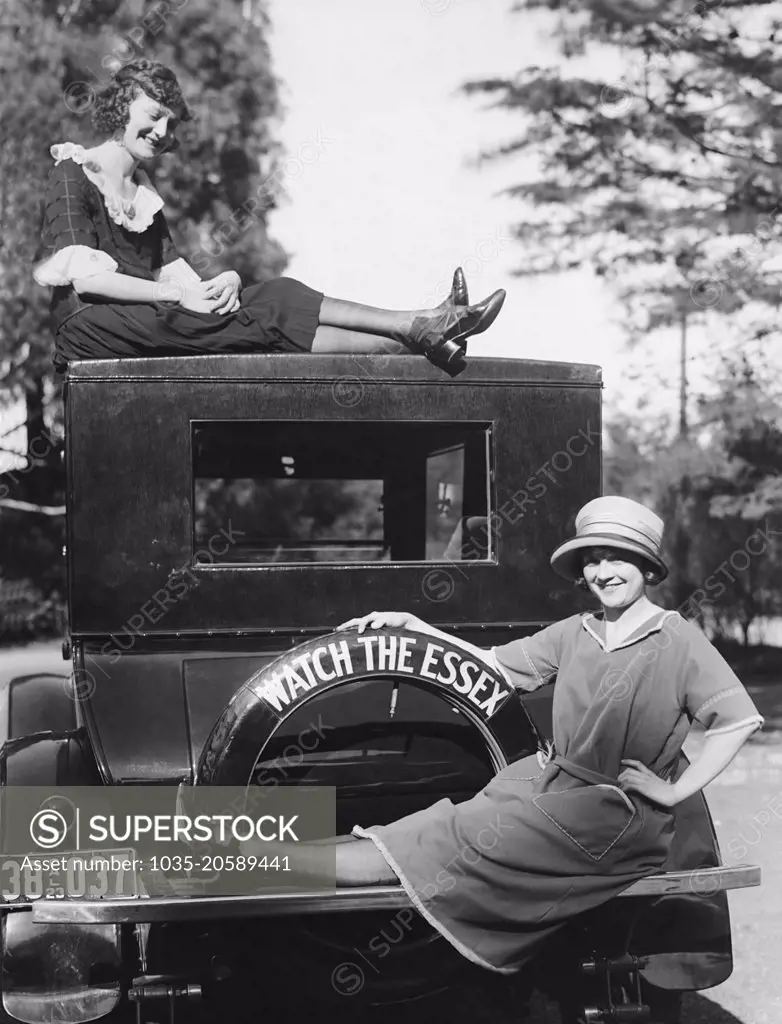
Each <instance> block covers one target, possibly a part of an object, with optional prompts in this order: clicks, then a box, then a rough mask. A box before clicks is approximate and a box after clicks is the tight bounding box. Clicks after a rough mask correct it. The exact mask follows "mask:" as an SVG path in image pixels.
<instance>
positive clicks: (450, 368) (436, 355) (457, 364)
mask: <svg viewBox="0 0 782 1024" xmlns="http://www.w3.org/2000/svg"><path fill="white" fill-rule="evenodd" d="M426 357H427V359H428V360H429V362H430V363H433V364H434V365H435V366H437V367H439V368H440V369H441V370H445V372H446V373H447V374H448V376H449V377H458V376H459V374H460V373H463V372H464V371H465V370H466V369H467V359H466V358H465V355H464V349H463V348H461V346H459V345H457V344H456V342H455V341H441V342H440V344H439V345H437V346H436V347H435V348H434V349H432V350H431V351H430V352H427V354H426Z"/></svg>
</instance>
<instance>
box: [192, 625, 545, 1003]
mask: <svg viewBox="0 0 782 1024" xmlns="http://www.w3.org/2000/svg"><path fill="white" fill-rule="evenodd" d="M383 679H385V680H390V681H391V682H393V684H395V685H396V684H402V683H404V684H407V685H408V686H410V687H415V688H418V690H419V691H420V690H427V691H429V693H428V694H421V693H420V692H419V695H418V698H417V699H420V700H421V705H419V707H420V708H422V710H423V714H424V715H425V714H426V709H427V708H428V709H429V710H430V711H434V710H436V711H438V712H439V716H433V717H432V720H431V721H429V722H427V721H426V720H422V716H421V713H420V711H419V709H417V713H416V714H415V715H413V721H412V722H411V721H409V720H408V721H407V722H398V720H395V721H394V722H393V723H392V722H389V723H388V728H389V730H391V729H392V728H397V729H409V728H412V729H413V730H415V731H416V735H417V738H418V739H419V740H420V741H421V747H422V749H423V750H424V751H425V752H427V753H426V754H425V755H424V757H423V763H424V769H423V773H424V774H426V771H427V769H428V768H429V764H430V762H428V761H427V760H426V757H427V756H428V754H430V753H431V754H432V758H433V760H432V762H431V765H432V767H431V770H430V771H429V774H430V775H431V776H432V778H433V779H434V780H435V785H437V784H442V780H443V779H446V780H447V784H448V785H450V787H451V788H450V789H446V790H441V791H440V793H439V794H437V795H434V796H433V795H432V793H431V792H430V791H427V787H426V786H425V785H424V786H423V787H417V786H416V785H415V779H414V776H415V774H416V769H417V768H418V767H419V766H420V764H415V763H414V764H413V765H412V766H411V767H408V769H407V773H406V774H404V777H403V776H402V775H401V774H400V775H395V776H394V778H393V787H395V788H396V789H398V790H399V791H403V792H404V794H405V795H404V796H402V797H400V798H399V799H398V800H397V799H396V795H395V796H394V797H392V798H390V799H388V798H386V796H385V795H384V782H383V775H382V771H381V770H380V769H379V767H378V765H377V764H373V763H372V761H371V760H370V761H369V762H363V761H354V762H353V765H352V768H351V769H350V770H352V771H354V772H358V773H359V774H361V775H362V776H365V777H368V788H369V789H370V793H371V795H370V799H369V800H368V801H365V803H364V805H363V810H362V812H361V813H363V814H364V815H370V818H369V820H365V821H361V822H359V821H357V819H356V818H355V817H352V812H353V810H354V808H355V807H356V804H355V802H354V799H353V795H354V794H353V795H351V790H352V789H353V788H354V787H351V786H350V785H348V786H347V787H345V789H344V790H343V792H344V793H345V803H346V804H347V820H346V821H344V820H343V825H344V829H345V830H347V829H349V828H350V827H351V826H352V824H356V823H361V824H372V823H377V824H382V823H384V822H383V820H382V816H383V815H384V814H385V815H386V820H391V819H390V818H389V816H388V815H389V812H391V815H392V817H397V816H399V814H401V813H405V801H407V803H408V805H409V803H410V801H411V800H413V801H414V802H415V801H417V803H418V806H408V807H407V809H408V810H417V809H419V807H420V806H426V805H427V804H428V803H431V802H434V800H435V799H437V798H438V796H442V795H448V796H450V797H451V798H452V799H454V801H455V802H458V800H459V799H465V798H467V797H469V796H471V795H473V793H474V792H476V791H477V790H478V789H480V787H481V786H482V785H485V783H486V782H487V781H488V779H489V778H490V777H491V776H492V775H493V774H495V773H496V772H497V771H499V770H500V769H502V768H503V767H505V766H506V765H507V764H509V763H510V762H512V761H514V760H516V759H518V758H519V757H522V756H524V755H525V754H529V753H532V752H534V750H535V749H536V747H537V745H538V743H539V740H538V736H537V734H536V732H535V729H534V727H533V725H532V723H531V721H530V719H529V717H528V715H527V713H526V711H525V709H524V707H523V705H522V703H521V701H520V700H519V699H518V695H517V693H516V692H515V691H514V690H513V688H512V687H511V686H510V685H509V684H508V683H507V682H506V681H505V679H504V678H503V677H502V676H500V675H498V674H497V673H496V672H494V671H493V670H492V669H490V668H489V667H488V666H487V665H486V664H485V663H484V662H483V661H481V660H480V659H479V658H475V657H473V656H472V655H471V654H470V653H469V652H468V651H466V650H465V649H464V648H462V647H460V646H459V645H458V644H455V643H452V642H450V641H448V640H441V639H439V638H438V639H434V638H432V637H431V636H427V635H425V634H422V633H415V632H412V631H408V630H383V631H370V632H366V633H364V634H362V635H359V634H358V632H357V631H356V630H355V629H351V630H344V631H339V632H337V633H332V634H329V635H326V636H322V637H319V638H318V639H315V640H311V641H309V642H307V643H305V644H302V645H301V646H299V647H297V648H295V649H294V650H291V651H289V652H286V653H285V654H284V655H281V656H280V657H279V658H277V659H275V660H274V661H272V662H270V663H269V664H268V665H265V666H264V667H263V668H262V669H260V670H259V671H258V672H256V673H255V674H254V675H253V676H252V677H251V678H250V679H248V680H247V682H246V683H244V684H243V685H242V687H241V688H240V689H239V690H238V691H237V693H236V694H235V695H234V697H233V698H232V700H231V701H230V703H229V704H228V705H227V707H226V708H225V710H224V712H223V713H222V715H221V716H220V718H219V720H218V722H217V723H216V725H215V727H214V729H213V730H212V733H211V735H210V736H209V738H208V739H207V742H206V744H205V746H204V748H203V751H202V753H201V757H200V760H199V764H198V770H197V777H196V783H197V784H198V785H216V786H239V785H241V786H248V785H250V784H257V774H256V768H257V766H258V765H259V764H262V765H263V764H269V763H272V762H274V760H275V758H274V757H273V756H271V755H273V754H275V753H276V754H279V753H280V752H282V753H284V750H283V747H284V742H285V741H284V740H283V739H282V737H284V736H286V735H288V736H290V735H291V734H292V733H294V732H295V731H296V724H295V723H296V722H297V721H299V722H301V721H302V720H307V719H306V716H307V715H310V714H311V709H310V708H308V709H307V711H306V712H305V713H304V715H301V714H299V716H298V718H296V717H295V716H297V714H298V713H299V712H300V711H301V708H302V707H303V706H304V705H306V704H308V703H309V702H312V701H318V700H319V698H322V697H323V695H324V694H327V693H329V692H330V691H335V690H338V689H339V688H340V687H341V688H344V689H345V701H346V703H345V705H344V708H343V711H344V712H345V713H346V714H347V712H348V711H350V710H351V709H352V708H353V706H354V705H355V704H358V703H360V699H359V694H358V692H357V691H358V689H359V687H357V686H356V684H361V683H363V682H365V681H367V680H374V681H375V683H374V684H373V688H372V694H376V693H379V691H381V690H382V689H383V683H382V682H381V680H383ZM374 685H376V686H377V690H375V689H374ZM362 689H364V691H365V696H366V697H367V698H369V697H370V696H371V695H370V694H369V693H367V692H366V690H367V688H362ZM399 689H400V691H401V690H402V687H401V685H400V687H399ZM390 690H391V687H390V686H389V685H386V686H385V688H384V693H385V694H386V696H385V697H384V698H383V699H384V700H385V703H384V704H383V705H382V706H383V707H384V708H388V707H389V704H388V697H387V694H388V692H389V691H390ZM408 692H409V691H408ZM432 695H434V697H433V696H432ZM410 696H415V695H414V694H411V695H410ZM338 699H339V698H338V695H337V694H334V695H333V697H331V698H327V700H338ZM404 703H405V701H404V699H402V698H400V707H401V706H402V705H403V704H404ZM408 703H410V702H409V701H408ZM448 705H450V708H449V707H448ZM392 706H393V700H392ZM334 711H336V713H337V714H339V712H340V705H339V704H337V705H336V708H334V707H333V706H332V712H334ZM453 711H458V712H459V714H458V715H454V714H453V713H452V712H453ZM391 714H392V715H393V712H391ZM318 717H319V718H320V716H318ZM435 717H437V720H434V719H435ZM330 721H332V722H333V721H334V717H333V714H332V717H331V718H330ZM286 723H288V724H287V726H286ZM470 726H472V728H470ZM360 728H361V726H357V725H356V724H355V722H354V723H351V724H349V725H348V727H347V728H346V729H345V730H344V732H345V734H346V742H345V743H344V744H343V743H342V738H341V737H340V738H339V739H337V740H335V737H336V736H337V730H335V732H334V733H333V734H331V735H329V737H328V740H329V741H331V742H332V746H331V748H330V750H329V752H328V753H327V754H326V755H325V756H324V758H323V759H322V761H320V762H319V766H318V767H317V768H316V769H315V771H316V774H317V773H320V776H321V777H323V775H324V773H325V775H326V777H328V773H329V772H330V771H332V769H331V768H330V767H329V765H330V763H331V762H330V760H329V758H330V757H334V755H335V748H336V750H345V748H346V747H347V748H355V747H356V746H360V745H361V741H360V740H359V739H357V738H356V733H357V731H360ZM465 734H467V735H465ZM299 735H300V736H301V734H299ZM437 743H440V744H441V745H440V746H439V747H436V744H437ZM369 745H371V746H372V747H373V748H377V747H382V745H383V738H382V737H379V734H378V733H377V732H376V733H375V734H374V735H373V736H372V737H371V744H369ZM325 746H326V744H325V743H324V744H321V746H320V747H319V748H318V752H317V753H315V754H313V755H311V756H312V758H313V759H314V761H316V762H317V761H318V760H319V757H320V753H321V752H322V751H323V750H324V747H325ZM304 749H311V748H310V747H307V746H305V747H304ZM435 750H436V753H434V751H435ZM381 753H382V752H381ZM462 755H463V756H462ZM266 758H268V760H265V759H266ZM449 758H450V759H451V762H450V763H449V762H448V760H447V759H449ZM391 760H392V763H393V764H394V765H396V762H394V761H393V759H391ZM404 760H405V758H399V761H404ZM377 761H378V762H380V764H385V765H388V763H389V761H388V760H386V761H384V760H383V758H382V757H379V758H378V759H377ZM411 768H412V770H411ZM392 771H393V772H396V771H399V772H402V768H401V766H399V767H394V768H392ZM348 774H350V772H349V771H348ZM270 775H272V778H271V781H274V779H273V773H272V772H271V770H270V771H269V772H267V771H266V770H265V769H264V774H263V778H264V779H267V778H269V777H270ZM283 775H284V776H285V782H286V784H289V785H290V784H291V782H292V781H294V778H293V776H295V775H296V772H291V771H290V770H288V771H285V772H283ZM353 777H354V778H355V775H354V776H353ZM334 779H335V784H336V785H337V787H338V789H337V792H338V805H339V802H340V801H339V794H340V781H341V779H342V774H341V773H340V771H339V770H337V771H336V772H335V773H334ZM438 780H439V781H438ZM454 780H456V781H454ZM302 781H304V783H305V784H307V785H309V784H310V781H309V778H307V775H306V773H305V774H304V778H303V779H302ZM418 781H419V782H420V781H421V780H418ZM378 786H379V787H380V788H379V791H378ZM416 790H421V791H416ZM411 793H412V796H411ZM359 802H360V801H359ZM395 811H396V812H398V813H394V812H395ZM375 815H377V817H376V816H375ZM342 817H343V819H345V814H343V815H342ZM338 818H339V814H338ZM273 922H274V924H273V929H274V930H273V935H274V941H273V943H268V940H267V939H266V937H265V936H267V935H268V929H269V921H268V920H267V921H266V922H265V923H264V922H258V923H257V927H258V933H257V935H256V934H252V935H251V934H250V933H249V932H248V931H247V930H246V929H245V930H244V931H243V938H242V940H241V943H239V944H240V945H241V947H242V949H243V950H245V951H247V952H244V953H242V954H241V956H242V960H243V963H244V965H245V966H244V967H243V968H242V969H241V970H240V972H239V973H241V974H246V975H248V976H250V977H253V976H254V971H253V967H252V957H253V955H254V954H253V952H252V951H253V950H258V949H262V950H263V957H264V962H265V964H266V967H267V969H268V966H269V957H271V958H272V959H274V960H275V964H276V966H275V976H277V977H280V978H282V977H284V973H285V970H286V964H288V963H289V962H290V961H291V953H290V951H291V949H295V950H296V956H295V958H294V959H295V962H296V963H297V964H299V965H300V964H301V961H302V959H304V960H306V963H307V977H308V985H307V989H306V990H307V998H315V997H316V998H317V1000H318V1001H322V1002H327V1001H329V999H332V998H336V999H340V998H341V995H344V994H345V993H344V992H342V993H340V988H339V981H340V979H339V978H337V979H336V980H335V977H334V972H335V971H339V970H342V971H343V973H344V972H345V971H347V969H348V968H351V969H352V968H355V970H354V974H355V975H356V976H357V977H358V976H360V977H361V979H362V981H361V985H360V988H361V993H360V997H361V999H362V1000H369V1001H371V1002H375V1003H387V1002H396V1001H400V1000H401V1001H404V1000H407V999H412V998H419V997H420V996H421V995H422V994H432V993H435V992H439V991H441V990H443V989H444V988H446V987H447V986H448V985H450V984H453V982H454V980H456V979H458V978H459V977H460V976H462V975H463V974H464V971H465V969H467V968H468V966H469V965H468V964H467V963H466V962H465V961H464V960H463V958H462V957H461V956H460V955H459V954H458V953H457V952H455V951H454V950H453V949H452V948H451V947H450V946H449V945H448V943H446V942H444V941H442V940H441V939H440V936H439V934H438V933H437V932H435V931H434V930H432V929H431V928H430V926H429V925H428V924H426V923H425V922H424V921H423V919H421V918H419V917H418V915H417V914H415V913H414V912H413V911H412V910H409V911H407V910H406V911H403V912H400V913H397V914H396V915H391V914H389V912H388V911H386V912H385V913H378V912H360V913H356V914H349V915H347V914H333V915H332V914H323V915H318V916H316V917H309V918H306V919H304V918H298V917H297V918H294V919H290V918H274V919H273ZM246 928H249V929H250V931H252V930H253V929H252V926H251V925H250V924H249V923H247V925H246ZM264 928H265V929H266V931H265V932H264V930H263V929H264ZM237 934H238V933H237ZM437 940H439V941H437ZM358 950H363V951H364V952H363V953H362V954H361V955H362V956H363V957H364V960H362V961H360V963H361V964H363V966H359V962H358V961H357V951H358ZM373 951H374V955H375V956H376V957H380V958H382V971H378V972H376V973H375V972H373V971H370V970H366V963H365V962H364V961H365V960H366V959H367V957H372V956H373ZM378 951H379V952H378ZM390 953H392V954H393V955H387V954H390ZM365 954H366V955H365ZM278 961H279V962H278ZM480 973H482V974H483V973H486V972H480ZM352 976H353V975H351V977H352ZM487 980H488V979H487ZM292 989H293V990H295V989H296V985H295V984H292V985H291V986H285V991H286V992H287V993H288V996H287V998H290V993H291V990H292ZM351 994H353V993H352V992H351ZM355 1001H356V1000H352V1002H355ZM342 1002H344V1000H342Z"/></svg>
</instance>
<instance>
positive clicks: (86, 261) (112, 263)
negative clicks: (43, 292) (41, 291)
mask: <svg viewBox="0 0 782 1024" xmlns="http://www.w3.org/2000/svg"><path fill="white" fill-rule="evenodd" d="M117 267H118V263H117V261H116V260H115V259H113V258H112V257H111V256H109V254H108V253H106V252H103V251H102V250H101V249H91V248H90V247H89V246H88V245H67V246H66V247H65V248H64V249H59V250H58V251H57V252H55V253H53V254H52V255H51V256H47V258H46V259H45V260H41V262H40V263H38V264H36V266H35V268H34V270H33V278H34V280H35V281H36V283H37V284H41V285H48V286H49V287H57V286H59V285H66V284H71V282H73V281H75V280H78V278H84V277H94V276H95V275H96V274H103V273H104V272H105V271H115V270H116V269H117Z"/></svg>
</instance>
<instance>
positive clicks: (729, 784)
mask: <svg viewBox="0 0 782 1024" xmlns="http://www.w3.org/2000/svg"><path fill="white" fill-rule="evenodd" d="M68 667H69V666H68V664H67V663H66V662H64V661H63V660H62V657H61V653H60V644H59V642H58V641H52V642H47V643H37V644H32V645H30V646H29V647H25V648H18V649H8V650H3V649H0V685H3V683H4V682H5V681H6V680H7V679H8V678H10V677H12V676H14V675H19V674H26V673H32V672H45V671H48V672H55V673H64V672H67V670H68ZM748 686H749V689H750V692H751V693H752V696H753V698H754V699H755V701H756V702H757V704H758V706H759V708H760V710H761V712H762V713H763V714H764V715H765V716H766V723H767V724H766V729H765V730H764V731H763V732H762V733H760V734H757V735H756V737H755V738H753V740H751V741H750V743H748V744H747V745H746V746H745V747H744V749H743V750H742V751H741V752H740V753H739V755H738V757H737V758H736V760H735V761H734V763H733V764H732V765H731V766H730V768H728V770H727V771H726V772H724V773H723V775H722V776H720V778H719V779H717V780H716V781H715V782H714V783H712V785H711V786H710V787H709V789H708V791H707V796H708V799H709V804H710V807H711V809H712V814H713V816H714V820H715V824H716V828H717V833H718V836H719V839H720V844H721V848H722V852H723V858H724V860H725V863H726V864H729V865H731V864H739V863H752V864H759V865H760V866H761V867H762V869H763V879H764V884H763V886H762V887H761V888H759V889H750V890H739V891H737V892H734V893H732V894H731V897H730V903H731V913H732V920H733V942H734V954H735V969H734V973H733V975H732V977H731V978H730V979H729V980H728V981H727V982H725V984H723V985H720V986H719V987H717V988H716V989H711V990H710V991H709V992H707V993H703V994H691V995H688V996H687V997H686V999H685V1013H684V1017H683V1021H682V1024H780V1022H782V971H780V964H782V684H780V685H774V684H765V685H758V686H755V685H753V684H752V683H751V682H748ZM698 745H699V742H698V739H697V737H695V738H694V739H693V740H691V741H690V743H689V750H690V752H691V753H692V754H697V750H698ZM533 1009H534V1013H533V1018H532V1020H531V1021H530V1022H529V1024H558V1021H559V1016H558V1014H557V1012H556V1010H555V1008H554V1007H553V1006H551V1005H549V1004H547V1003H546V1002H545V1001H544V1000H542V999H538V1000H536V1003H535V1006H534V1008H533ZM430 1013H431V1011H427V1010H426V1009H424V1008H423V1007H421V1008H419V1009H418V1010H416V1009H415V1008H414V1007H407V1008H406V1009H405V1010H404V1012H403V1013H397V1014H396V1016H395V1017H394V1015H392V1017H393V1019H395V1020H396V1021H398V1020H400V1019H401V1018H402V1017H403V1018H404V1021H405V1024H419V1021H420V1022H421V1024H423V1021H428V1020H430V1019H431V1016H430ZM383 1016H384V1017H387V1015H386V1014H384V1015H383ZM449 1016H450V1019H451V1022H452V1024H457V1021H461V1020H463V1021H464V1022H465V1024H467V1021H469V1024H489V1022H491V1024H519V1017H518V1015H517V1014H516V1013H511V1014H508V1013H507V1012H505V1011H503V1012H498V1008H497V1007H496V1006H490V1005H486V1004H484V1005H481V1004H480V1003H474V1004H473V1005H471V1006H466V1005H465V1004H464V1001H460V1004H459V1005H454V1006H453V1007H452V1008H451V1012H450V1013H449ZM371 1019H372V1018H370V1017H369V1016H367V1017H366V1020H367V1021H368V1022H369V1021H370V1020H371ZM388 1019H389V1020H391V1019H392V1018H388ZM378 1024H381V1022H380V1020H379V1019H378Z"/></svg>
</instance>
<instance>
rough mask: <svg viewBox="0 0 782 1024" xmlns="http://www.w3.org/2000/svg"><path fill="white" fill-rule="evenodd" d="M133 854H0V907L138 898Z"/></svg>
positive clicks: (92, 852) (113, 851)
mask: <svg viewBox="0 0 782 1024" xmlns="http://www.w3.org/2000/svg"><path fill="white" fill-rule="evenodd" d="M139 864H140V861H139V860H137V859H136V854H135V851H133V850H122V849H119V850H79V851H78V852H76V851H66V852H65V853H49V854H44V853H41V852H40V851H38V852H36V853H27V854H24V853H23V854H0V906H2V905H3V904H6V905H12V904H16V905H18V904H26V903H34V902H35V901H36V900H41V899H44V900H48V899H51V900H80V899H82V900H99V899H122V898H125V899H133V898H136V897H138V896H139V892H140V890H139V884H138V878H137V871H136V868H137V865H139Z"/></svg>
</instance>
